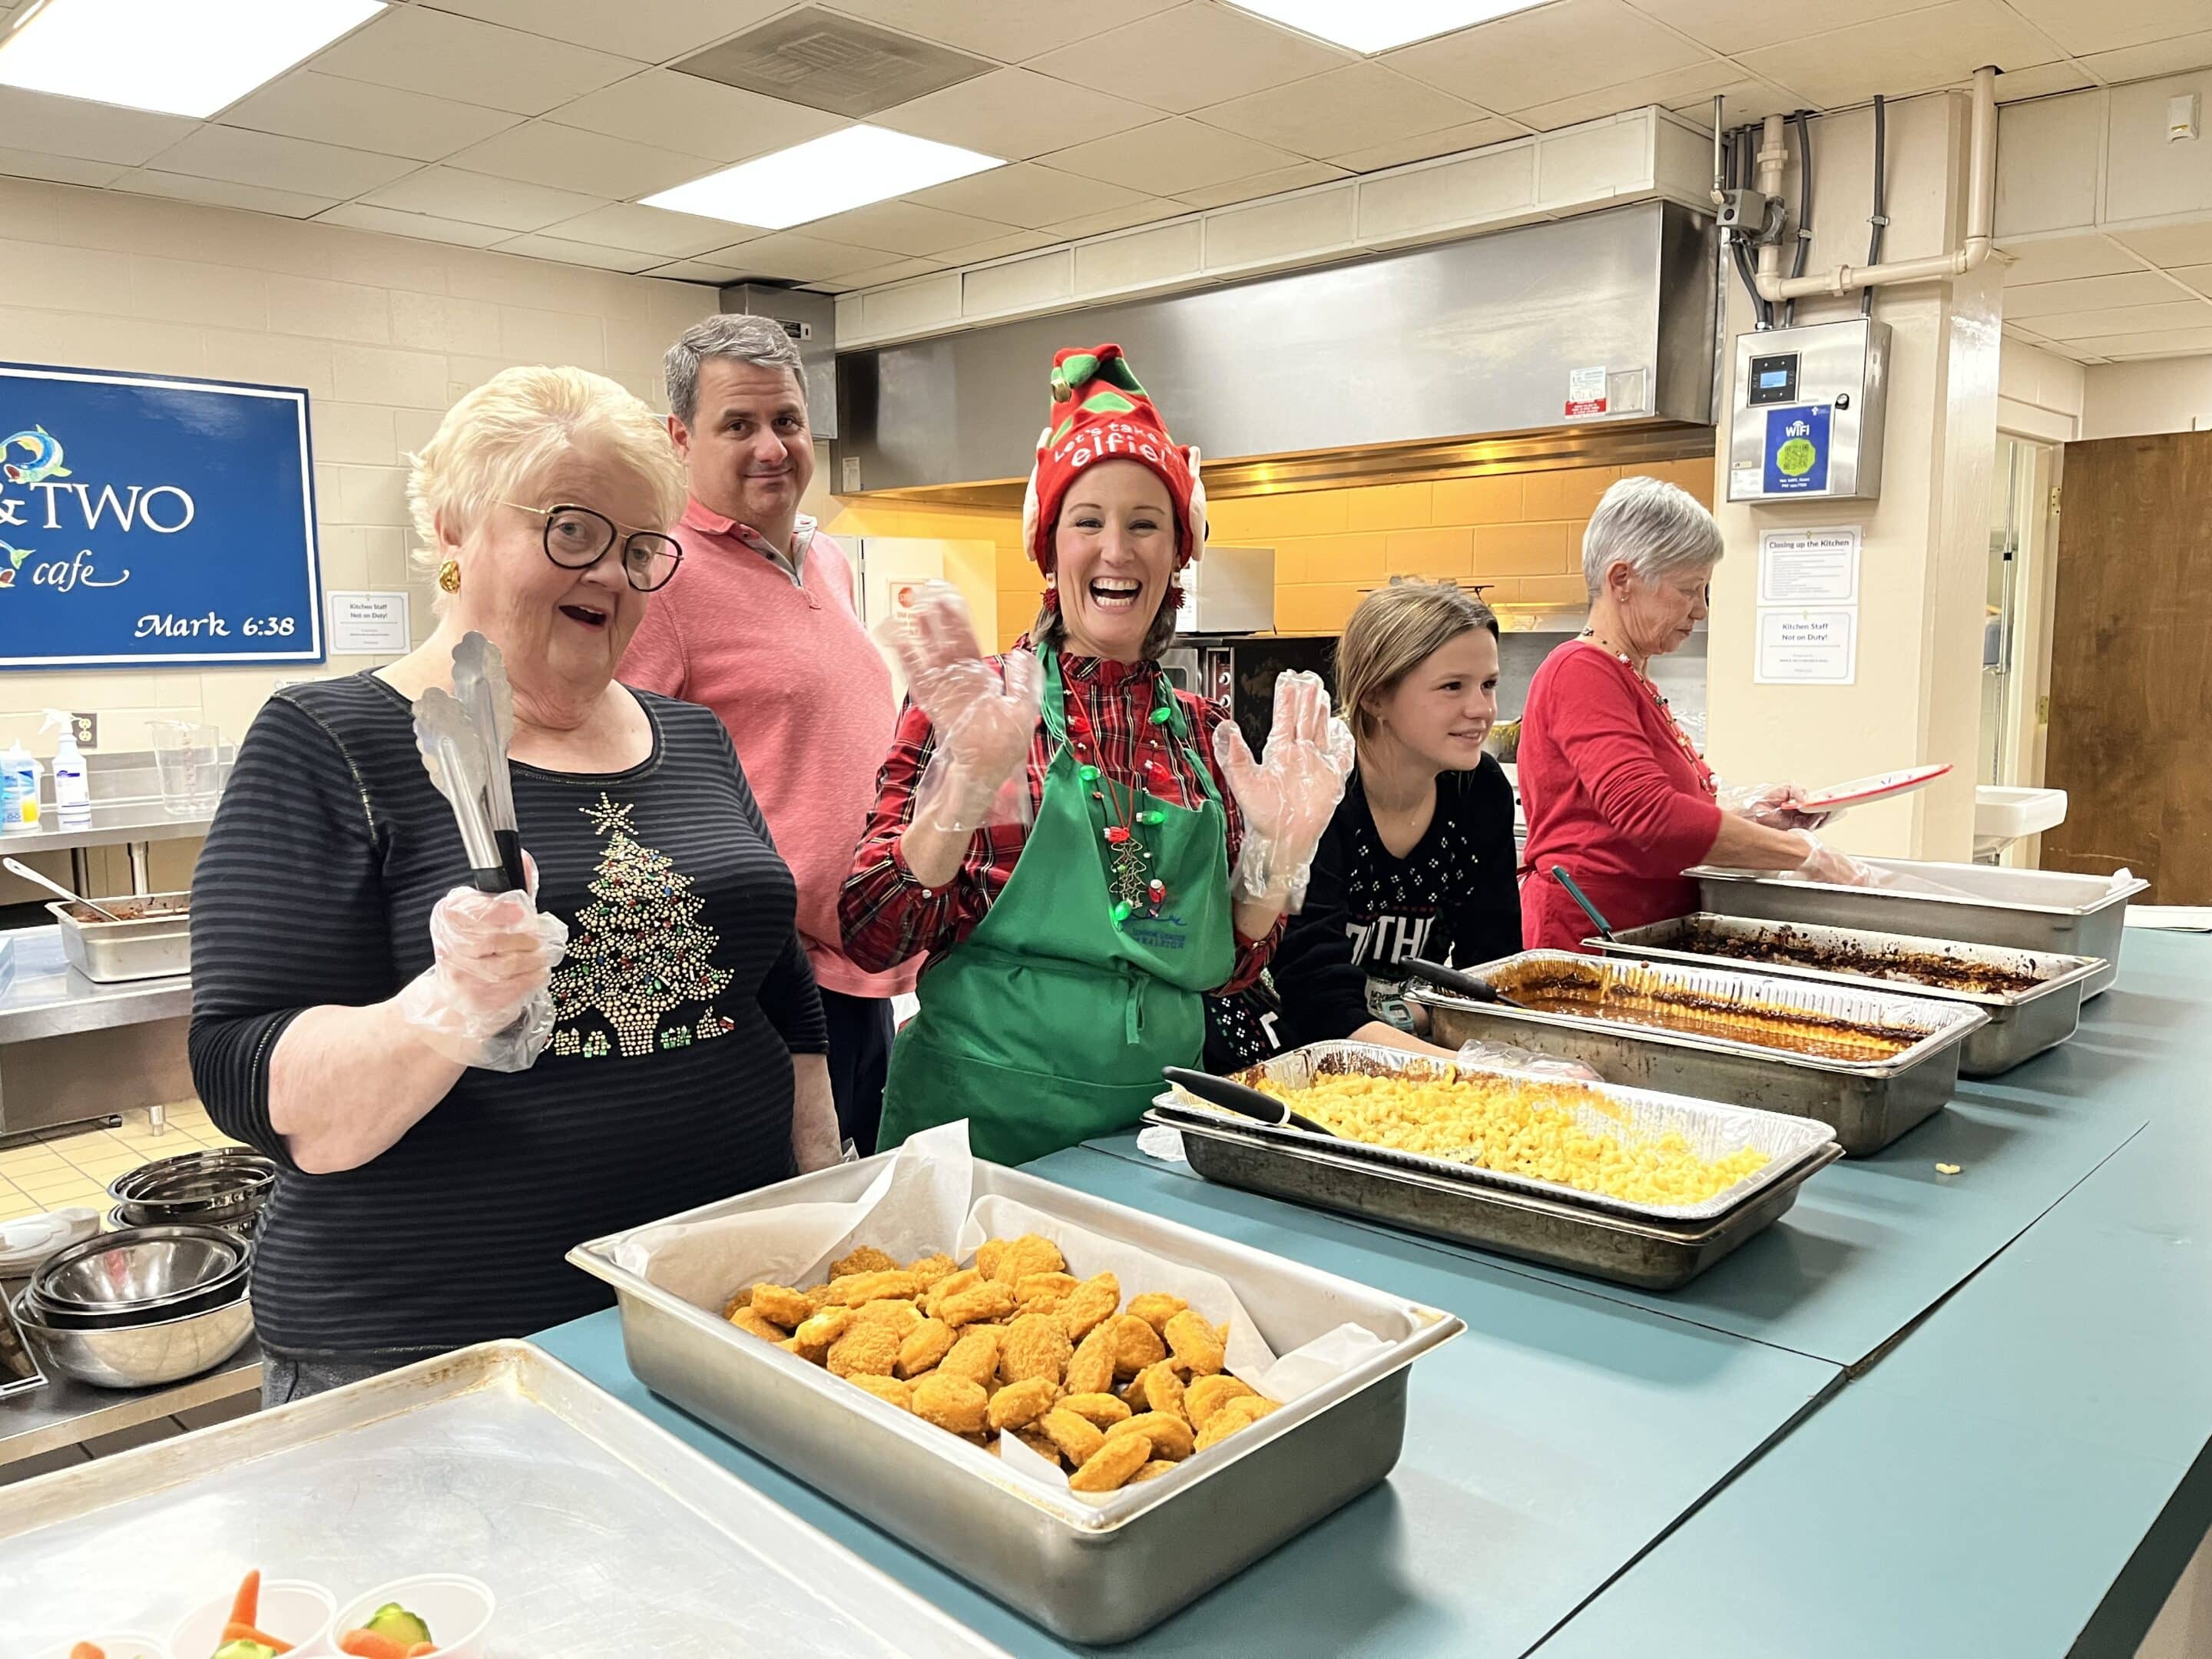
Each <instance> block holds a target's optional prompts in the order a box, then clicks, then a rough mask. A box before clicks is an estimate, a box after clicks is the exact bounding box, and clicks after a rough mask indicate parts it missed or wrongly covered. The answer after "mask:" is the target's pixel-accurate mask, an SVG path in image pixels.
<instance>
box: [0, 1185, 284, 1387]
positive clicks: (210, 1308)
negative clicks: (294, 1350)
mask: <svg viewBox="0 0 2212 1659" xmlns="http://www.w3.org/2000/svg"><path fill="white" fill-rule="evenodd" d="M252 1265H253V1249H252V1245H250V1244H248V1243H246V1241H245V1240H243V1239H241V1238H240V1237H236V1236H235V1235H234V1234H232V1233H228V1232H226V1231H223V1230H222V1229H221V1228H219V1227H197V1226H184V1225H171V1226H159V1227H126V1228H125V1229H124V1230H123V1231H120V1232H112V1233H102V1234H100V1236H99V1237H95V1238H88V1239H86V1240H85V1241H83V1242H82V1243H78V1244H72V1245H70V1246H68V1247H67V1248H66V1249H61V1250H57V1251H56V1252H55V1253H54V1254H53V1255H50V1256H48V1257H47V1258H46V1260H45V1261H42V1262H40V1264H39V1266H38V1267H37V1268H36V1269H35V1270H34V1271H33V1273H32V1274H31V1282H30V1284H29V1285H27V1286H26V1287H25V1289H24V1291H23V1293H22V1294H21V1296H19V1297H16V1299H15V1317H16V1319H17V1320H18V1321H19V1322H21V1324H22V1326H23V1328H25V1329H26V1330H27V1331H28V1332H30V1333H31V1334H32V1335H33V1336H34V1337H37V1338H38V1339H40V1345H41V1346H43V1347H44V1349H45V1351H46V1357H47V1358H49V1359H51V1360H52V1362H53V1364H54V1366H55V1367H56V1369H58V1370H61V1371H62V1372H64V1374H66V1375H68V1376H73V1377H76V1379H77V1380H78V1381H79V1382H82V1383H94V1384H96V1385H97V1386H99V1387H100V1388H106V1389H144V1388H151V1387H153V1386H155V1384H157V1383H175V1382H179V1381H181V1380H182V1379H184V1378H185V1377H187V1376H197V1375H198V1374H199V1373H200V1372H202V1371H204V1370H208V1369H209V1368H210V1366H214V1365H219V1364H222V1362H223V1361H224V1360H226V1359H228V1358H230V1357H231V1355H233V1354H234V1353H236V1352H238V1350H239V1349H240V1347H241V1346H243V1345H244V1344H245V1341H246V1338H247V1337H248V1336H250V1335H251V1334H252V1331H253V1305H252V1302H251V1301H250V1300H249V1298H248V1283H249V1279H250V1276H251V1273H252Z"/></svg>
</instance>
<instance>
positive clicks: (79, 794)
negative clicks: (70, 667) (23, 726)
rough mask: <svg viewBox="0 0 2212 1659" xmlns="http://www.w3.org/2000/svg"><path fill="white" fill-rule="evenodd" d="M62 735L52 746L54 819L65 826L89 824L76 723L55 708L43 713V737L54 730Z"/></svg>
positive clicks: (89, 789)
mask: <svg viewBox="0 0 2212 1659" xmlns="http://www.w3.org/2000/svg"><path fill="white" fill-rule="evenodd" d="M55 726H59V727H61V732H62V734H61V736H60V738H58V739H57V740H56V742H55V744H54V816H55V817H58V818H59V819H60V820H61V821H62V822H63V823H64V824H68V825H71V826H76V825H79V824H86V823H91V822H92V785H91V782H90V781H89V780H88V779H87V777H86V776H85V770H84V756H83V754H82V752H81V751H80V750H78V748H77V746H76V721H74V720H71V719H70V717H69V715H68V714H65V713H64V712H63V711H62V710H61V709H58V708H49V709H48V710H46V724H45V725H44V726H40V728H39V731H40V734H41V735H42V736H43V735H44V734H45V733H46V732H49V731H51V730H52V728H53V727H55Z"/></svg>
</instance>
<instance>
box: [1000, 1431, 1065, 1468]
mask: <svg viewBox="0 0 2212 1659" xmlns="http://www.w3.org/2000/svg"><path fill="white" fill-rule="evenodd" d="M1012 1434H1013V1437H1014V1438H1015V1439H1017V1440H1018V1441H1020V1442H1021V1443H1022V1444H1024V1446H1027V1447H1028V1448H1029V1449H1030V1450H1031V1451H1033V1452H1035V1453H1036V1455H1038V1456H1039V1457H1042V1458H1043V1459H1044V1460H1045V1462H1048V1463H1050V1464H1051V1465H1053V1466H1054V1468H1058V1467H1059V1466H1060V1448H1059V1447H1057V1446H1055V1445H1054V1444H1053V1443H1052V1437H1051V1436H1050V1435H1048V1434H1047V1433H1046V1432H1045V1431H1043V1430H1042V1428H1040V1427H1039V1426H1037V1425H1036V1424H1034V1423H1032V1424H1031V1425H1030V1426H1029V1427H1028V1428H1026V1429H1015V1430H1013V1431H1012Z"/></svg>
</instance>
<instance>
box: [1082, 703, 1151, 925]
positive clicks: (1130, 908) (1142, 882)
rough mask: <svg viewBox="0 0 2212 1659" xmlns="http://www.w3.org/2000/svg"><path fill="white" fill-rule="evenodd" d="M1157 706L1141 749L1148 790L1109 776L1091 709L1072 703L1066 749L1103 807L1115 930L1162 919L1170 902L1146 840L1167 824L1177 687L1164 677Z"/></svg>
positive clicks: (1140, 760) (1139, 762)
mask: <svg viewBox="0 0 2212 1659" xmlns="http://www.w3.org/2000/svg"><path fill="white" fill-rule="evenodd" d="M1153 705H1154V706H1153V708H1152V713H1151V714H1149V715H1147V716H1146V727H1147V729H1146V732H1145V734H1144V737H1143V738H1142V740H1141V741H1140V743H1139V746H1138V750H1137V765H1136V771H1137V776H1138V777H1139V779H1140V780H1142V779H1149V780H1151V781H1152V785H1151V787H1150V788H1149V789H1148V788H1147V787H1146V786H1145V784H1144V783H1143V782H1136V783H1129V784H1121V783H1116V782H1115V781H1114V780H1113V779H1112V778H1109V777H1108V776H1107V775H1106V774H1105V771H1104V769H1103V768H1102V767H1101V765H1100V764H1099V756H1100V752H1101V751H1100V749H1099V745H1098V743H1097V737H1096V735H1095V734H1094V733H1093V732H1092V731H1091V714H1090V711H1089V709H1088V708H1087V707H1086V706H1085V703H1084V702H1083V700H1082V699H1081V698H1079V697H1069V698H1068V699H1067V745H1068V747H1069V749H1070V750H1073V752H1074V755H1075V760H1076V775H1077V776H1079V777H1080V778H1081V779H1082V780H1083V781H1084V782H1085V783H1086V784H1088V785H1089V786H1090V787H1091V799H1093V800H1095V801H1097V802H1099V803H1100V805H1101V808H1102V816H1103V817H1104V819H1105V828H1104V829H1103V830H1102V831H1101V838H1102V839H1103V841H1104V842H1105V843H1106V848H1107V859H1108V862H1107V870H1108V878H1109V886H1110V888H1111V890H1112V892H1113V896H1114V905H1113V910H1114V925H1115V927H1121V926H1123V925H1125V924H1126V923H1127V921H1128V920H1129V918H1130V917H1131V916H1132V915H1136V914H1138V913H1139V912H1141V913H1142V914H1144V915H1146V916H1157V915H1159V914H1160V911H1161V910H1162V908H1164V907H1165V905H1166V904H1167V901H1168V890H1167V884H1166V883H1165V882H1164V881H1162V880H1161V879H1160V878H1159V877H1158V875H1157V874H1156V873H1154V871H1153V867H1152V866H1153V860H1154V856H1155V854H1154V849H1153V848H1152V846H1151V845H1150V844H1149V843H1148V842H1146V836H1145V832H1146V830H1147V829H1151V828H1152V827H1153V826H1155V825H1158V824H1162V823H1166V822H1167V813H1166V811H1164V809H1163V807H1162V806H1161V805H1160V800H1159V797H1158V793H1157V792H1158V791H1159V790H1161V789H1164V787H1166V784H1167V780H1168V776H1169V769H1168V751H1167V738H1168V728H1169V726H1170V725H1171V724H1172V723H1173V721H1174V720H1175V717H1176V702H1175V688H1174V686H1173V685H1172V684H1170V682H1169V680H1168V677H1167V676H1166V675H1165V674H1156V675H1155V677H1154V690H1153Z"/></svg>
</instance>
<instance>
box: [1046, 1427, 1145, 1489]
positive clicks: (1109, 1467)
mask: <svg viewBox="0 0 2212 1659" xmlns="http://www.w3.org/2000/svg"><path fill="white" fill-rule="evenodd" d="M1149 1462H1152V1442H1150V1441H1149V1440H1147V1439H1146V1437H1144V1436H1143V1435H1141V1434H1125V1435H1119V1436H1115V1435H1109V1436H1108V1437H1106V1443H1105V1444H1104V1445H1103V1446H1101V1447H1099V1449H1097V1451H1095V1452H1093V1453H1091V1455H1090V1456H1088V1457H1086V1458H1085V1459H1084V1460H1083V1462H1082V1464H1081V1465H1080V1466H1079V1468H1077V1469H1076V1471H1075V1473H1074V1474H1071V1475H1069V1476H1068V1477H1067V1489H1068V1490H1069V1491H1070V1492H1118V1491H1120V1490H1121V1488H1122V1487H1123V1486H1127V1485H1128V1484H1129V1480H1130V1477H1131V1476H1133V1475H1134V1474H1136V1472H1137V1471H1138V1470H1139V1469H1141V1468H1144V1467H1145V1465H1146V1464H1147V1463H1149Z"/></svg>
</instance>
